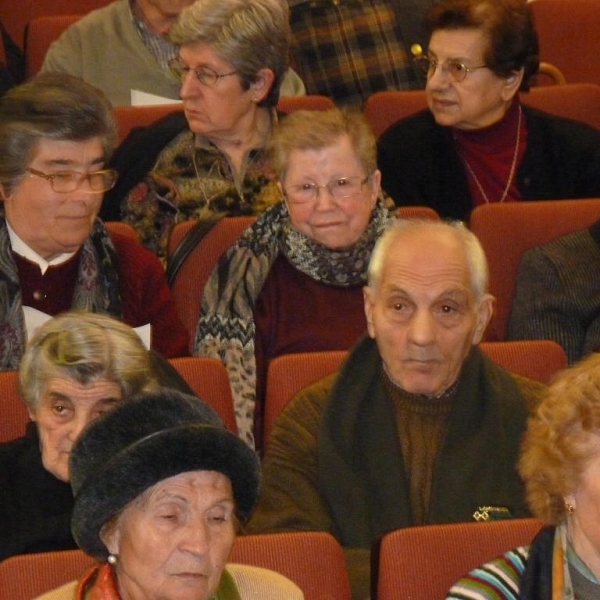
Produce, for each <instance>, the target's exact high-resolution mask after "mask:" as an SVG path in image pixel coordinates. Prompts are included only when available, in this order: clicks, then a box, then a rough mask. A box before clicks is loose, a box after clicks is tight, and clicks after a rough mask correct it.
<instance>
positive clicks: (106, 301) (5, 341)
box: [0, 210, 122, 371]
mask: <svg viewBox="0 0 600 600" xmlns="http://www.w3.org/2000/svg"><path fill="white" fill-rule="evenodd" d="M72 308H74V309H75V308H77V309H80V310H86V311H90V312H101V313H107V314H109V315H111V316H113V317H115V318H121V317H122V311H121V298H120V296H119V277H118V268H117V254H116V251H115V247H114V246H113V243H112V241H111V239H110V237H109V235H108V233H107V231H106V228H105V227H104V224H103V223H102V222H101V221H100V220H99V219H97V220H96V222H95V223H94V228H93V230H92V233H91V235H90V236H89V237H88V239H87V240H86V241H85V242H84V244H83V246H82V248H81V256H80V258H79V273H78V276H77V283H76V285H75V292H74V295H73V303H72ZM26 339H27V336H26V333H25V317H24V315H23V310H22V305H21V286H20V283H19V274H18V272H17V265H16V264H15V261H14V259H13V254H12V247H11V245H10V237H9V235H8V228H7V227H6V220H5V218H4V211H3V210H0V370H2V371H8V370H13V369H17V368H18V367H19V361H20V359H21V356H22V355H23V351H24V349H25V343H26Z"/></svg>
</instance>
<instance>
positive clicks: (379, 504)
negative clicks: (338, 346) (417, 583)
mask: <svg viewBox="0 0 600 600" xmlns="http://www.w3.org/2000/svg"><path fill="white" fill-rule="evenodd" d="M486 289H487V264H486V259H485V255H484V253H483V250H482V248H481V246H480V244H479V242H478V240H477V238H476V237H475V236H474V235H473V234H472V233H470V232H469V231H468V230H467V229H466V228H464V226H462V225H460V224H447V223H441V222H421V221H398V222H396V223H394V225H393V226H391V227H390V228H389V229H388V230H386V232H385V233H384V234H383V236H382V237H381V238H380V240H379V242H378V244H377V246H376V248H375V250H374V253H373V256H372V258H371V263H370V265H369V283H368V287H366V288H365V290H364V300H365V312H366V316H367V325H368V332H369V336H370V337H365V338H364V339H363V340H361V341H359V343H358V344H357V346H356V347H355V348H354V349H353V350H352V352H351V353H350V356H349V357H348V359H347V361H346V363H345V364H344V365H343V367H342V369H341V371H340V372H339V374H337V376H336V375H334V376H331V377H329V378H327V379H325V380H322V381H321V382H318V383H317V384H315V385H314V386H312V387H311V388H308V389H307V390H305V391H304V392H303V393H301V394H300V395H299V396H298V397H296V398H295V399H294V400H293V401H292V402H291V403H290V404H289V406H288V407H287V408H286V409H285V410H284V412H283V413H282V415H281V416H280V418H279V419H278V421H277V423H276V425H275V428H274V431H273V434H272V437H271V439H270V442H269V443H268V445H267V454H266V457H265V461H264V467H263V469H264V487H263V492H262V497H261V500H260V503H259V507H258V510H257V512H256V513H255V516H254V518H253V520H252V522H251V523H250V528H249V530H250V531H252V532H253V533H254V532H265V531H286V530H287V531H289V530H324V531H328V532H331V533H332V534H333V535H335V536H336V537H337V539H338V540H339V541H340V543H341V544H342V545H343V546H344V547H345V548H346V555H347V561H348V568H349V573H350V577H351V581H352V585H353V592H354V597H355V598H364V597H366V596H368V590H369V587H368V579H369V549H370V547H371V544H372V543H373V542H374V541H375V540H376V539H377V538H378V537H379V536H380V535H381V534H383V533H385V532H386V531H390V530H392V529H396V528H398V527H405V526H410V525H419V524H425V523H447V522H453V521H472V520H479V519H481V518H494V516H503V517H506V516H512V517H524V516H526V515H527V514H528V511H527V508H526V505H525V501H524V494H523V487H522V485H521V482H520V480H519V477H518V475H517V472H516V469H515V464H516V460H517V455H518V450H519V443H520V439H521V434H522V433H523V431H524V428H525V421H526V418H527V412H528V402H533V401H534V400H535V399H536V398H537V396H538V395H539V394H540V393H541V391H542V390H543V389H544V386H542V385H541V384H539V385H538V384H535V383H533V382H530V381H526V380H523V379H521V378H518V377H516V376H512V375H511V374H509V373H507V372H506V371H505V370H503V369H502V368H500V367H499V366H497V365H495V364H494V363H492V362H491V361H490V360H489V359H488V358H486V356H485V355H484V354H482V353H481V352H480V351H479V350H478V349H477V347H476V346H477V344H478V343H479V341H480V340H481V337H482V335H483V332H484V330H485V328H486V326H487V324H488V322H489V320H490V317H491V314H492V304H493V298H492V297H491V296H490V295H489V294H488V293H486ZM484 507H485V508H484Z"/></svg>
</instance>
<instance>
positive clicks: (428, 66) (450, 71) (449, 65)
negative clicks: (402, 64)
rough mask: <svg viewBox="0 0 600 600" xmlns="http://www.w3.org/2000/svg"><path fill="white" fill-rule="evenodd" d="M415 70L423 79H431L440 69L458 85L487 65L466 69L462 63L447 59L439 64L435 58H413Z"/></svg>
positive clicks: (423, 56) (422, 56)
mask: <svg viewBox="0 0 600 600" xmlns="http://www.w3.org/2000/svg"><path fill="white" fill-rule="evenodd" d="M413 60H414V62H415V65H416V67H417V69H418V70H419V71H420V73H421V74H422V75H423V77H427V78H428V79H429V78H430V77H433V74H434V73H435V72H436V70H437V68H438V66H440V67H441V69H442V73H444V74H446V75H449V76H450V78H451V79H452V80H453V81H456V82H457V83H460V82H461V81H464V79H465V77H466V76H467V75H468V74H469V73H470V72H471V71H475V70H476V69H487V68H488V67H487V65H478V66H477V67H467V65H465V64H464V63H462V62H460V61H458V60H452V59H448V60H447V61H446V62H443V63H440V62H439V61H438V60H437V58H433V57H431V56H425V55H421V56H415V58H413Z"/></svg>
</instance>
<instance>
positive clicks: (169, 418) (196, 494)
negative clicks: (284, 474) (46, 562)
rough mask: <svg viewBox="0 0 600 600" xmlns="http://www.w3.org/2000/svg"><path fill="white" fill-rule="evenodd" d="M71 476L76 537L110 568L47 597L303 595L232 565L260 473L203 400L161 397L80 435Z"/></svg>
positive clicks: (146, 398) (122, 409)
mask: <svg viewBox="0 0 600 600" xmlns="http://www.w3.org/2000/svg"><path fill="white" fill-rule="evenodd" d="M71 472H72V485H73V492H74V495H75V498H76V501H75V508H74V510H73V522H72V525H73V535H74V536H75V539H76V540H77V543H78V544H79V546H80V547H81V548H82V549H83V550H84V551H85V552H87V553H88V554H91V555H92V556H95V557H96V558H98V559H99V560H100V561H101V563H102V564H101V565H100V566H99V567H94V568H93V569H92V570H91V572H89V573H87V574H85V575H84V576H83V577H82V578H81V580H80V581H79V583H70V584H67V585H66V586H63V587H62V588H59V590H55V591H54V592H51V593H50V594H48V595H47V596H48V597H49V598H53V599H55V600H60V599H62V598H64V599H65V600H67V599H68V600H73V599H76V600H79V599H81V600H84V599H86V598H102V599H103V600H166V599H168V600H209V599H213V600H215V599H219V600H244V599H249V598H256V600H259V599H260V600H270V599H272V600H276V599H278V600H301V599H302V598H303V597H304V596H303V594H302V592H301V591H300V590H299V589H298V587H297V586H296V585H294V584H293V583H292V582H291V581H289V580H287V579H286V578H284V577H283V576H281V575H278V574H277V573H274V572H272V571H267V570H265V569H258V568H255V567H248V566H243V565H232V566H231V567H226V568H224V567H225V563H226V561H227V558H228V556H229V553H230V551H231V548H232V546H233V542H234V540H235V535H236V530H237V527H238V524H240V523H244V522H245V521H246V520H247V519H248V518H249V516H250V514H251V512H252V509H253V507H254V504H255V502H256V498H257V495H258V487H259V476H260V469H259V462H258V458H257V457H256V455H255V454H254V452H252V450H250V448H248V446H246V444H244V442H242V440H240V439H239V438H238V437H237V436H236V435H234V434H233V433H230V432H229V431H227V430H226V429H225V428H224V427H223V425H222V423H221V421H220V419H219V417H218V416H217V414H216V413H215V412H214V411H213V410H212V408H210V407H209V406H208V405H207V404H205V403H204V402H202V401H201V400H198V399H197V398H194V397H192V396H187V395H185V394H181V393H178V392H175V391H172V390H162V391H159V392H155V393H145V394H141V395H139V396H138V397H137V398H135V399H133V400H132V401H130V402H127V403H123V404H121V405H120V406H119V407H117V408H116V409H115V410H114V411H112V412H111V413H109V414H106V415H104V416H103V417H102V418H100V419H98V420H97V421H95V422H94V423H93V424H91V425H90V426H89V427H88V428H87V429H86V431H85V432H84V433H83V434H82V436H81V437H80V438H79V440H78V441H77V443H76V444H75V446H74V448H73V452H72V455H71ZM42 598H45V596H42Z"/></svg>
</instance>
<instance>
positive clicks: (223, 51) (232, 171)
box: [102, 0, 290, 258]
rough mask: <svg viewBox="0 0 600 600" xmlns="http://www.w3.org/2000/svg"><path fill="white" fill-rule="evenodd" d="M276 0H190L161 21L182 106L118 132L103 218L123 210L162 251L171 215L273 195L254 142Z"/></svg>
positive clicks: (267, 92) (263, 135)
mask: <svg viewBox="0 0 600 600" xmlns="http://www.w3.org/2000/svg"><path fill="white" fill-rule="evenodd" d="M288 21H289V14H288V7H287V4H286V3H285V2H284V0H197V1H196V2H195V3H194V4H192V5H191V6H189V7H188V8H186V9H184V10H183V11H182V13H181V15H180V17H179V19H178V21H177V22H176V23H175V24H174V25H173V27H172V28H171V30H170V31H169V38H170V39H171V40H172V41H173V42H174V43H175V44H177V46H178V47H179V52H178V55H177V57H176V58H175V59H174V60H173V61H171V65H170V66H171V70H172V72H173V73H174V74H175V75H176V76H177V77H178V78H179V79H180V81H181V91H180V95H181V99H182V101H183V111H184V114H181V113H175V114H173V115H170V116H168V117H166V118H165V119H163V120H161V121H159V122H157V123H156V124H154V125H153V126H151V127H149V128H147V130H145V131H143V132H139V133H138V134H137V135H132V136H131V137H130V138H129V139H128V140H126V141H125V142H124V143H123V144H122V146H121V147H120V148H119V149H118V151H117V153H116V154H115V158H114V160H113V162H112V165H113V166H114V167H115V168H116V169H117V170H118V171H119V172H120V173H121V175H122V177H121V178H120V182H119V184H118V185H117V186H116V187H115V188H114V190H112V192H111V193H110V194H109V195H108V196H107V200H106V202H105V207H104V211H103V213H102V215H103V217H104V218H107V219H109V220H124V221H126V222H128V223H131V224H132V225H133V226H134V228H135V229H136V230H137V232H138V234H139V236H140V239H141V240H142V243H143V244H144V245H146V246H147V247H148V248H150V249H151V250H153V251H154V252H156V253H157V254H158V255H159V256H160V257H162V258H164V256H165V254H166V243H167V238H168V235H169V232H170V230H171V228H172V226H173V225H174V224H175V223H178V222H181V221H186V220H188V219H196V218H203V217H204V216H205V215H207V214H209V215H210V214H212V213H215V212H217V213H221V214H224V215H252V214H259V213H262V212H263V211H264V210H265V208H267V207H268V206H270V205H272V204H274V203H276V202H278V201H279V193H278V191H277V187H276V185H275V182H274V181H273V178H272V177H271V170H270V168H269V166H268V164H267V162H266V160H265V152H264V147H265V144H266V143H267V141H268V140H269V138H270V136H271V132H272V131H273V129H274V127H275V125H276V124H277V115H276V113H275V106H276V104H277V102H278V99H279V90H280V86H281V82H282V80H283V77H284V75H285V74H286V72H287V69H288V53H289V40H290V26H289V22H288Z"/></svg>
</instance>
